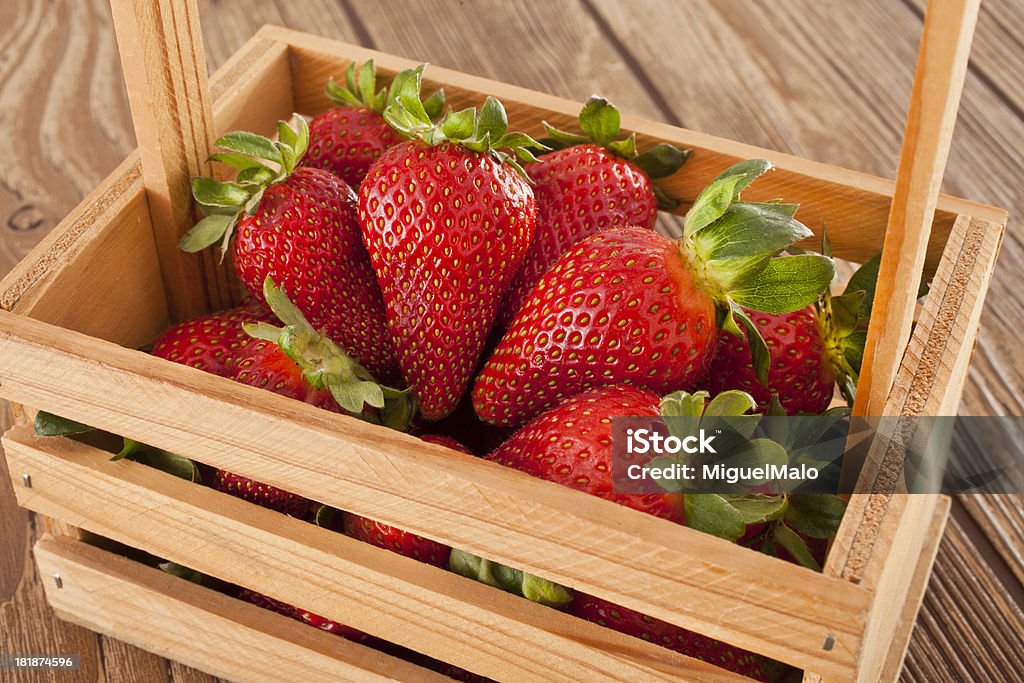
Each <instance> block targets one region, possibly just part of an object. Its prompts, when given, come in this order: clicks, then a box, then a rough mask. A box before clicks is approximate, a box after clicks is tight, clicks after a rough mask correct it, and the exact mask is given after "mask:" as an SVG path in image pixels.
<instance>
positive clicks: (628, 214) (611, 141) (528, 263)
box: [498, 96, 689, 328]
mask: <svg viewBox="0 0 1024 683" xmlns="http://www.w3.org/2000/svg"><path fill="white" fill-rule="evenodd" d="M579 121H580V128H581V129H582V130H583V132H584V133H585V135H574V134H572V133H565V132H562V131H560V130H557V129H555V128H552V127H551V126H548V125H546V124H545V127H546V128H547V131H548V135H549V139H546V140H545V142H548V144H551V145H561V146H565V148H564V149H559V150H558V151H555V152H551V153H549V154H545V155H544V156H542V157H540V158H539V160H538V162H537V163H536V164H533V165H531V166H530V169H529V173H530V178H531V179H532V180H533V182H534V185H533V194H534V196H535V197H536V200H537V229H536V231H535V233H534V237H533V241H532V242H531V243H530V248H529V250H528V251H527V252H526V258H524V259H523V265H522V267H520V268H519V272H518V273H516V277H515V279H513V280H512V284H511V286H509V288H508V293H507V294H505V298H504V299H503V300H502V303H501V309H500V311H499V313H498V319H499V322H500V324H501V326H502V327H503V328H504V327H507V326H508V324H509V323H510V322H512V318H513V317H514V316H515V314H516V311H518V310H519V307H520V306H521V305H522V303H523V301H525V300H526V297H527V296H528V295H529V294H530V291H531V290H532V289H533V288H534V286H535V285H536V284H537V282H538V281H539V280H540V278H541V277H542V276H543V275H544V273H546V272H548V270H549V269H550V267H551V265H552V264H553V263H554V262H555V261H556V260H558V257H559V256H561V255H562V254H564V253H565V252H566V251H567V250H569V249H570V248H571V247H572V246H573V245H574V244H576V243H577V242H579V241H580V240H581V239H583V238H584V237H586V236H588V235H592V234H594V233H596V232H601V231H602V230H607V229H609V228H614V227H619V226H624V225H633V226H638V227H641V228H653V227H654V223H655V220H656V219H657V217H658V206H659V203H661V204H662V205H663V206H669V205H670V204H671V203H670V202H668V200H667V198H665V197H664V196H663V195H662V196H661V197H657V196H656V195H655V191H654V186H653V184H652V183H651V178H661V177H664V176H668V175H672V174H673V173H675V172H676V171H677V170H678V169H679V167H680V166H682V164H683V163H684V162H685V161H686V159H687V157H688V156H689V153H688V152H685V153H684V152H681V151H680V150H678V149H676V148H675V147H672V146H671V145H665V144H662V145H658V146H656V147H654V148H652V149H650V150H648V151H647V152H645V153H644V154H637V150H636V136H635V135H630V136H629V138H627V139H625V140H620V141H618V142H616V141H615V138H616V136H618V134H619V112H618V110H616V109H615V107H614V106H613V105H612V104H611V103H610V102H608V100H606V99H604V98H603V97H597V96H594V97H591V98H590V99H589V100H587V103H586V104H585V105H584V106H583V110H582V111H581V112H580V117H579ZM659 199H661V200H662V201H661V202H659Z"/></svg>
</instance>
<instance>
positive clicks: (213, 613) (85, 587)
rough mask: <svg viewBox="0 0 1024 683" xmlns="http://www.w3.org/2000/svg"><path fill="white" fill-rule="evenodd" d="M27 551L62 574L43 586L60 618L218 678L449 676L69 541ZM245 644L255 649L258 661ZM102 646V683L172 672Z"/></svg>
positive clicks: (148, 658)
mask: <svg viewBox="0 0 1024 683" xmlns="http://www.w3.org/2000/svg"><path fill="white" fill-rule="evenodd" d="M35 555H36V557H37V558H38V561H39V564H40V567H42V568H43V571H45V572H46V573H47V574H58V573H59V574H60V575H61V578H62V581H63V583H62V585H61V588H59V589H58V588H56V587H55V586H51V587H50V588H49V590H48V596H49V598H50V602H51V603H52V604H53V606H54V609H56V610H57V611H58V612H59V613H60V614H62V615H63V616H64V617H65V618H68V619H70V620H72V621H75V622H78V623H82V624H84V625H86V626H88V627H89V628H90V629H93V630H96V631H100V632H106V633H116V634H117V635H118V636H120V637H122V638H125V639H126V640H130V641H132V642H134V643H138V644H139V645H140V646H143V647H145V648H146V649H147V650H151V651H155V652H161V653H163V654H170V653H172V652H173V653H176V654H179V656H182V657H183V658H184V659H187V660H188V661H190V662H192V663H194V664H196V665H197V666H201V667H202V668H204V669H206V670H208V671H213V672H216V673H217V674H218V675H222V676H225V677H228V678H232V679H235V680H245V681H260V682H265V683H276V682H277V681H282V680H302V681H311V682H312V681H321V682H323V683H329V682H331V681H389V680H417V681H431V682H437V681H442V680H449V679H447V678H446V677H444V676H441V675H438V674H435V673H433V672H431V671H427V670H425V669H423V668H421V667H419V666H416V665H414V664H410V663H408V662H405V661H402V660H400V659H396V658H394V657H391V656H389V655H386V654H383V653H381V652H377V651H375V650H371V649H369V648H367V647H365V646H362V645H359V644H356V643H353V642H349V641H347V640H344V639H342V638H340V637H338V636H337V635H335V634H330V633H325V632H323V631H319V630H317V629H311V628H309V627H307V626H305V625H303V624H300V623H297V622H295V621H293V620H291V619H289V618H287V617H283V616H280V615H277V614H273V613H271V614H267V613H266V611H265V610H262V609H260V608H259V607H256V606H255V605H250V604H247V603H244V602H241V601H239V600H235V599H232V598H230V597H227V596H225V595H221V594H218V593H215V592H213V591H211V590H210V589H208V588H203V587H200V586H196V585H194V584H191V583H188V582H186V581H184V580H183V579H179V578H176V577H172V576H169V575H167V574H164V573H162V572H160V571H159V570H157V569H152V568H150V567H146V566H145V565H140V564H138V563H136V562H133V561H131V560H128V559H125V558H122V557H119V556H117V555H113V554H111V553H107V552H104V551H102V550H99V549H97V548H94V547H91V546H88V545H86V544H84V543H80V542H76V541H72V540H71V539H67V538H53V537H44V538H43V539H41V540H40V541H39V542H38V543H36V546H35ZM250 648H251V649H252V650H254V651H255V652H257V653H259V654H258V655H256V656H257V657H258V658H259V663H260V664H259V666H258V667H253V666H252V665H253V654H252V650H250ZM104 649H105V652H109V653H111V654H114V653H119V654H120V661H122V662H123V663H122V665H121V666H120V667H118V669H116V670H114V671H111V672H109V673H108V674H107V680H108V681H125V682H126V683H135V682H136V681H150V680H158V679H159V677H161V676H163V677H165V678H167V677H168V676H169V675H170V670H169V668H168V666H167V662H166V660H164V659H162V658H160V657H159V656H157V655H155V654H151V653H150V652H146V651H142V650H139V649H137V648H134V647H130V646H128V645H125V644H123V643H121V642H120V641H117V640H112V639H105V640H104ZM129 656H130V658H129ZM193 680H195V679H193Z"/></svg>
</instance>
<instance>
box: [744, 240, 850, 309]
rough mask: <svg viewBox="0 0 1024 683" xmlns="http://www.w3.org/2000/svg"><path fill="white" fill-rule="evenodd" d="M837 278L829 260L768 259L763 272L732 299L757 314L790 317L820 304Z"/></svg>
mask: <svg viewBox="0 0 1024 683" xmlns="http://www.w3.org/2000/svg"><path fill="white" fill-rule="evenodd" d="M834 276H835V263H834V262H833V261H832V259H830V258H828V257H827V256H822V255H820V254H800V255H797V256H783V257H779V258H773V259H769V261H768V263H767V265H766V266H765V268H764V269H762V270H761V271H760V272H759V273H758V274H757V275H755V276H754V277H753V278H751V279H750V281H748V282H746V283H745V284H743V285H741V286H740V288H739V289H736V290H733V291H731V292H729V296H730V298H731V299H732V300H733V301H735V302H736V303H738V304H740V305H742V306H745V307H746V308H751V309H753V310H755V311H764V312H765V313H790V312H792V311H796V310H799V309H801V308H803V307H805V306H808V305H810V304H812V303H814V302H815V301H817V300H818V298H819V297H820V296H821V294H822V293H823V292H824V291H825V289H826V288H827V287H828V286H829V284H830V283H831V282H832V278H833V277H834Z"/></svg>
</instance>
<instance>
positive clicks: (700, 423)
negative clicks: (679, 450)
mask: <svg viewBox="0 0 1024 683" xmlns="http://www.w3.org/2000/svg"><path fill="white" fill-rule="evenodd" d="M708 398H709V394H708V392H706V391H697V392H694V393H692V394H691V393H689V392H685V391H678V392H675V393H673V394H669V395H668V396H665V397H664V398H663V399H662V401H661V413H662V415H663V416H665V417H667V418H671V419H669V420H667V421H666V424H667V426H668V430H669V432H670V433H671V434H673V435H674V436H677V437H679V438H685V437H686V436H689V435H691V434H694V433H697V430H699V429H704V430H705V431H710V430H714V431H717V432H719V434H718V436H717V437H716V438H722V439H723V440H725V441H727V442H728V440H729V439H730V438H733V437H734V438H736V439H739V440H741V441H739V442H737V443H741V442H742V441H745V442H746V443H744V444H743V448H742V449H738V451H739V453H740V456H739V457H742V459H743V460H744V463H743V464H744V465H748V464H749V465H753V466H759V465H766V464H774V465H786V464H788V463H789V454H788V449H787V445H785V444H784V443H780V442H779V441H776V440H774V439H771V438H750V437H751V435H752V434H753V433H754V430H755V429H756V428H757V426H758V424H759V423H760V422H761V419H762V417H763V416H761V415H756V414H750V413H751V412H752V411H754V410H756V409H757V402H756V401H755V400H754V398H753V397H752V396H751V395H750V394H747V393H746V392H743V391H738V390H730V391H724V392H722V393H720V394H718V395H717V396H715V397H714V398H713V399H711V400H710V401H709V400H708ZM779 411H780V414H781V417H778V416H777V417H774V418H772V419H783V420H785V419H787V418H786V417H785V413H782V412H781V408H779ZM716 426H718V427H722V428H723V429H721V430H718V429H715V428H716ZM734 446H735V445H734ZM737 457H738V456H736V455H733V456H730V458H733V459H735V458H737ZM657 460H659V458H656V459H655V461H652V463H651V465H652V466H658V465H659V464H660V463H658V462H656V461H657ZM684 494H685V495H684V504H685V506H686V525H687V526H688V527H690V528H693V529H697V530H699V531H703V532H705V533H709V534H711V535H713V536H717V537H719V538H724V539H725V540H727V541H731V542H733V543H740V544H742V545H745V546H748V547H752V548H755V549H757V550H760V551H761V552H764V553H766V554H769V555H775V554H777V549H778V548H781V549H783V550H785V551H786V553H788V555H789V556H790V557H791V558H792V559H793V560H795V561H796V562H797V563H799V564H801V565H803V566H805V567H808V568H810V569H813V570H815V571H821V565H820V564H819V563H818V560H817V559H815V557H814V555H813V553H812V552H811V550H810V549H809V547H808V544H807V541H806V539H807V538H812V539H822V540H824V539H829V538H832V537H833V536H835V534H836V532H837V531H838V529H839V524H840V522H841V521H842V517H843V512H844V511H845V505H844V503H843V501H842V500H841V499H839V498H838V497H837V496H834V495H829V494H810V493H800V494H789V493H753V492H749V493H711V492H698V491H685V492H684Z"/></svg>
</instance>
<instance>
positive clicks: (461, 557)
mask: <svg viewBox="0 0 1024 683" xmlns="http://www.w3.org/2000/svg"><path fill="white" fill-rule="evenodd" d="M448 568H449V569H450V570H452V571H453V572H455V573H456V574H459V575H460V576H465V577H466V578H469V579H473V580H474V581H478V582H480V583H485V584H487V585H488V586H494V587H495V588H500V589H501V590H503V591H505V592H507V593H512V594H513V595H519V596H521V597H524V598H526V599H527V600H530V601H532V602H536V603H539V604H541V605H547V606H548V607H554V608H556V609H560V608H562V607H565V606H566V605H568V604H569V603H570V602H572V599H573V592H572V590H571V589H569V588H566V587H565V586H562V585H560V584H557V583H555V582H554V581H548V580H547V579H542V578H540V577H539V576H534V575H533V574H529V573H527V572H524V571H521V570H519V569H513V568H512V567H507V566H505V565H503V564H499V563H497V562H492V561H490V560H485V559H484V558H482V557H477V556H476V555H473V554H471V553H467V552H465V551H463V550H457V549H455V548H452V553H451V556H450V557H449V558H448Z"/></svg>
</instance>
